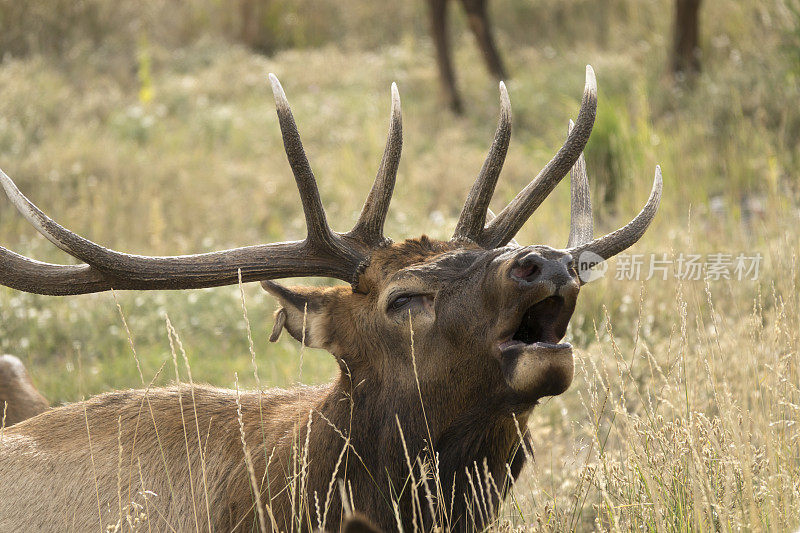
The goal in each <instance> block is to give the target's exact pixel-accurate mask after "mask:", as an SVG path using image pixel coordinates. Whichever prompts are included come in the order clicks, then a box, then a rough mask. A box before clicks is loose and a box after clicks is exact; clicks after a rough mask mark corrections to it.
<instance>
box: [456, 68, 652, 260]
mask: <svg viewBox="0 0 800 533" xmlns="http://www.w3.org/2000/svg"><path fill="white" fill-rule="evenodd" d="M596 112H597V82H596V80H595V75H594V70H592V67H591V66H589V65H586V85H585V87H584V90H583V99H582V101H581V107H580V110H579V111H578V118H577V120H576V122H574V123H573V122H572V121H571V120H570V123H569V130H568V132H567V140H566V142H565V143H564V145H563V146H562V147H561V149H560V150H559V151H558V152H557V153H556V155H555V157H553V159H551V160H550V162H549V163H547V165H545V167H544V168H543V169H542V170H541V171H540V172H539V174H538V175H537V176H536V177H535V178H534V179H533V180H532V181H531V182H530V183H529V184H528V185H527V186H526V187H525V188H524V189H522V191H521V192H520V193H519V194H517V196H516V197H515V198H514V199H513V200H512V201H511V203H509V204H508V205H507V206H506V207H505V208H504V209H503V210H502V211H501V212H500V214H498V215H497V216H496V217H495V216H494V215H493V214H492V216H491V219H490V220H489V221H488V223H487V221H486V215H487V213H491V210H489V201H490V200H491V198H492V193H493V192H494V188H495V185H496V184H497V178H498V176H499V175H500V171H501V169H502V166H503V161H504V160H505V156H506V152H507V150H508V142H509V139H510V137H511V103H510V101H509V99H508V92H507V91H506V87H505V85H504V84H503V83H502V82H501V83H500V121H499V124H498V126H497V131H496V133H495V137H494V141H493V142H492V146H491V148H490V149H489V155H488V156H487V157H486V161H485V162H484V163H483V168H482V169H481V172H480V174H479V175H478V178H477V179H476V180H475V183H474V184H473V185H472V189H471V190H470V192H469V195H468V196H467V200H466V202H465V203H464V207H463V209H462V210H461V216H460V217H459V219H458V223H457V224H456V230H455V233H454V234H453V239H454V240H461V239H469V240H471V241H473V242H475V243H477V244H479V245H481V246H483V247H484V248H487V249H490V248H498V247H500V246H504V245H506V244H508V243H509V242H512V243H514V244H516V242H515V241H514V235H516V233H517V232H518V231H519V230H520V228H521V227H522V226H523V224H525V222H526V221H527V220H528V218H529V217H530V216H531V214H533V212H534V211H535V210H536V208H537V207H539V206H540V205H541V203H542V202H543V201H544V200H545V198H547V195H549V194H550V192H552V190H553V189H554V188H555V187H556V185H558V183H559V182H560V181H561V180H562V179H563V178H564V176H565V175H566V174H567V172H568V171H570V173H571V177H570V180H571V187H570V194H571V198H572V200H571V206H570V218H571V223H570V236H569V241H568V243H567V246H568V249H567V251H568V252H570V253H571V254H572V255H573V257H575V258H576V259H577V258H578V256H579V255H580V254H581V253H583V252H592V253H594V254H597V255H596V256H592V258H591V260H590V261H588V263H587V262H586V261H582V263H581V268H584V267H585V265H586V264H588V267H587V268H591V267H592V266H594V265H596V264H598V263H600V262H602V261H604V260H606V259H608V258H609V257H612V256H614V255H616V254H618V253H620V252H621V251H623V250H625V249H627V248H629V247H630V246H631V245H633V244H634V243H635V242H636V241H638V240H639V238H641V236H642V235H643V234H644V232H645V230H646V229H647V227H648V226H649V225H650V222H652V220H653V217H655V214H656V211H657V210H658V205H659V202H660V201H661V188H662V183H661V169H660V168H659V167H656V177H655V181H654V182H653V190H652V192H651V193H650V198H649V199H648V201H647V204H646V205H645V207H644V209H642V211H641V213H639V214H638V215H637V216H636V218H634V219H633V220H632V221H631V222H629V223H628V224H627V225H625V226H624V227H623V228H620V229H618V230H616V231H614V232H613V233H609V234H608V235H606V236H604V237H600V238H599V239H595V240H592V233H593V229H592V204H591V199H590V198H589V183H588V179H587V177H586V161H585V160H584V157H583V149H584V147H585V146H586V143H587V142H588V140H589V134H591V132H592V126H593V125H594V118H595V115H596Z"/></svg>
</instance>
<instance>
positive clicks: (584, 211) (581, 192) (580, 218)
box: [567, 120, 594, 247]
mask: <svg viewBox="0 0 800 533" xmlns="http://www.w3.org/2000/svg"><path fill="white" fill-rule="evenodd" d="M574 127H575V123H574V122H572V121H571V120H570V121H569V128H568V129H567V135H569V133H570V132H571V131H572V128H574ZM569 197H570V202H569V206H570V207H569V220H570V223H569V240H568V241H567V246H568V247H573V246H577V245H579V244H583V243H586V242H589V241H591V240H592V236H593V235H594V228H593V221H592V197H591V195H590V194H589V177H588V176H587V175H586V159H585V158H584V157H583V152H581V155H580V156H579V157H578V160H577V161H576V162H575V164H574V165H573V166H572V169H570V171H569Z"/></svg>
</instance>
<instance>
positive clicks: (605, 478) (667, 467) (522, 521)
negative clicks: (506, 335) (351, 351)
mask: <svg viewBox="0 0 800 533" xmlns="http://www.w3.org/2000/svg"><path fill="white" fill-rule="evenodd" d="M486 8H487V9H488V15H489V19H488V20H490V29H491V32H492V33H493V35H494V38H495V40H496V46H497V49H498V51H499V54H500V56H501V57H502V61H503V63H504V68H505V70H506V72H507V74H508V79H507V81H506V83H507V86H508V88H509V92H510V96H511V102H512V107H513V110H514V134H513V137H512V142H511V148H510V150H509V155H508V158H507V161H506V164H505V170H504V172H503V175H502V177H501V179H500V183H499V184H498V188H497V193H496V194H495V197H494V200H493V203H492V208H493V210H494V211H495V212H497V211H499V210H500V209H502V207H503V206H504V205H505V204H506V203H507V202H508V201H509V200H510V199H511V198H513V196H514V195H515V194H516V193H517V192H518V191H519V190H520V189H521V188H522V187H523V186H524V185H525V184H527V183H528V181H530V179H531V178H532V177H533V176H535V175H536V173H537V172H538V171H539V169H540V168H541V167H542V166H543V165H544V164H546V163H547V161H548V160H549V159H550V158H551V157H552V155H553V154H554V153H555V151H556V150H557V149H558V147H560V146H561V144H562V142H563V140H564V138H565V135H566V130H567V122H568V120H569V119H570V118H574V117H575V115H576V113H577V110H578V106H579V103H580V97H581V94H582V89H583V81H584V66H585V65H586V64H591V65H592V66H593V67H594V69H595V71H596V73H597V80H598V86H599V105H598V116H597V121H596V124H595V127H594V131H593V133H592V137H591V140H590V141H589V144H588V146H587V149H586V158H587V167H588V172H589V179H590V182H591V184H592V187H593V195H594V196H593V198H594V207H595V227H596V233H600V232H606V231H609V230H611V229H615V228H616V227H619V226H620V225H622V224H624V223H625V222H627V221H628V220H630V218H632V216H633V215H634V214H635V213H636V212H638V210H639V209H640V207H641V206H642V205H643V204H644V201H645V199H646V198H647V194H648V192H649V190H650V186H651V184H652V178H653V172H654V167H655V165H656V164H657V163H658V164H660V165H661V166H662V169H663V175H664V200H663V202H662V205H661V209H660V212H659V215H658V217H657V219H656V221H655V222H654V224H653V227H652V228H651V229H650V230H649V232H648V233H647V235H645V237H644V239H643V240H642V241H641V242H640V243H639V244H637V245H636V246H635V247H634V249H632V250H630V252H631V253H640V254H644V257H645V259H647V258H649V257H650V254H657V255H658V257H662V254H666V256H665V257H667V258H668V259H669V260H670V261H672V260H674V258H676V257H677V256H678V255H679V254H681V253H683V254H699V255H701V256H702V257H708V256H709V255H710V254H715V253H722V254H732V255H733V256H735V255H737V254H740V253H744V254H746V255H747V256H755V255H756V254H760V255H761V256H763V260H762V262H761V267H760V271H759V272H758V274H757V276H756V277H757V279H754V280H749V279H748V280H737V279H735V276H730V278H731V279H725V278H724V277H723V278H721V279H716V280H714V279H710V280H705V281H704V280H703V279H700V280H697V281H691V280H684V279H680V278H679V277H677V276H675V275H674V274H675V272H674V271H672V270H671V271H670V274H669V276H667V279H666V280H663V279H661V276H660V274H659V275H656V276H654V277H653V278H652V279H649V280H648V279H646V278H647V276H646V275H642V276H641V278H640V279H639V280H638V281H631V280H624V279H623V280H620V279H615V278H616V277H618V276H616V275H615V272H616V271H617V270H618V268H619V265H618V264H616V263H614V262H612V263H611V266H610V268H609V271H608V273H607V274H606V276H605V277H604V278H603V279H602V280H599V281H597V282H594V283H592V284H591V285H588V286H587V287H586V288H585V289H584V290H583V291H582V296H581V301H580V302H579V308H578V310H577V311H576V314H575V317H574V318H573V321H572V325H571V328H570V332H569V339H570V341H571V342H572V343H573V344H574V345H575V346H576V348H577V359H578V372H577V377H576V381H575V383H574V384H573V387H572V388H571V389H570V390H569V391H568V392H567V393H565V394H564V395H562V396H560V397H557V398H554V399H552V400H549V401H547V402H546V403H545V405H543V406H542V407H541V408H539V410H538V412H537V413H536V414H535V415H534V417H533V418H534V421H533V422H532V424H533V425H532V427H531V430H532V432H533V434H534V435H535V441H536V444H537V461H536V462H535V464H534V465H533V466H532V467H530V468H529V470H528V474H526V476H527V477H526V478H525V479H524V480H523V483H521V484H520V485H518V488H517V491H518V494H517V496H518V497H515V498H514V499H513V502H514V505H513V506H511V507H512V508H511V509H510V510H506V512H505V513H503V514H502V516H503V520H505V521H506V522H503V524H504V525H503V526H502V527H512V526H513V527H517V526H522V527H536V528H537V529H547V528H552V529H556V530H565V529H580V530H587V529H596V528H599V529H607V528H608V529H615V528H616V529H633V528H642V527H646V528H648V529H651V530H659V531H661V530H664V529H666V530H673V529H674V530H681V531H685V530H688V529H692V530H696V529H712V528H713V529H716V530H719V529H724V530H728V529H736V528H737V527H740V528H745V529H751V530H786V529H788V528H790V527H796V526H797V525H798V520H800V518H799V517H798V513H799V511H798V509H800V482H798V480H799V479H800V458H798V454H797V449H798V448H797V446H798V442H800V430H798V426H800V424H798V423H797V422H798V418H800V407H798V405H800V391H798V382H799V381H800V379H799V378H798V376H799V374H798V362H797V357H798V347H799V346H800V312H798V309H800V304H799V303H798V291H797V283H798V280H799V279H800V278H798V271H797V250H798V248H799V246H798V245H800V233H799V232H798V227H800V226H799V224H800V210H799V208H798V206H800V201H799V200H798V195H799V194H800V183H799V182H798V170H800V153H798V141H799V140H800V106H798V102H800V98H799V97H800V94H799V93H800V84H799V83H798V81H800V1H798V0H767V1H760V0H716V1H714V2H710V1H706V2H702V3H700V2H699V1H694V0H692V1H687V0H608V1H604V2H597V1H590V0H489V2H488V3H487V4H486ZM431 10H432V7H431V5H429V3H428V1H425V0H414V1H408V2H373V1H370V0H348V1H342V0H338V1H335V0H313V1H312V0H291V1H290V0H237V1H233V2H222V1H219V0H183V1H178V0H144V1H141V2H108V1H103V0H78V1H76V0H47V1H45V0H27V1H24V2H20V1H18V0H0V29H1V30H2V31H0V166H2V168H3V170H4V171H5V172H6V173H8V174H9V175H10V176H12V178H14V180H15V181H16V183H17V184H18V185H19V187H20V189H21V190H22V191H23V192H24V194H26V195H27V196H28V197H29V198H30V199H31V200H32V201H34V202H35V203H36V204H37V205H39V206H40V207H41V208H42V209H43V210H44V211H45V212H46V213H48V214H49V215H50V216H52V217H53V218H54V219H56V220H57V221H58V222H60V223H61V224H63V225H65V226H67V227H68V228H70V229H72V230H74V231H76V232H78V233H80V234H82V235H84V236H86V237H87V238H90V239H92V240H94V241H95V242H98V243H100V244H103V245H104V246H107V247H110V248H114V249H117V250H122V251H126V252H131V253H142V254H150V255H173V254H182V253H195V252H203V251H210V250H215V249H222V248H228V247H235V246H244V245H250V244H257V243H262V242H271V241H277V240H288V239H297V238H302V237H303V235H304V231H305V229H304V223H303V217H302V210H301V208H300V202H299V198H298V195H297V192H296V189H295V185H294V180H293V178H292V174H291V171H290V169H289V166H288V163H287V162H286V159H285V155H284V152H283V146H282V143H281V136H280V130H279V127H278V123H277V119H276V116H275V112H274V107H273V100H272V94H271V91H270V88H269V83H268V80H267V78H266V76H267V73H268V72H275V73H276V74H277V75H278V77H279V78H280V79H281V81H282V83H283V86H284V88H285V90H286V93H287V95H288V98H289V100H290V102H291V103H292V108H293V111H294V114H295V118H296V120H297V123H298V125H299V128H300V131H301V134H302V136H303V141H304V144H305V147H306V151H307V153H308V155H309V160H310V162H311V164H312V166H313V168H314V169H315V171H316V174H317V179H318V181H319V186H320V190H321V194H322V197H323V201H324V203H325V205H326V208H327V212H328V216H329V220H330V221H331V223H332V226H333V227H334V228H335V229H339V230H343V229H344V228H349V227H350V226H351V225H352V223H353V222H354V221H355V219H356V216H357V214H358V212H359V210H360V207H361V203H362V202H363V199H364V198H365V197H366V194H367V192H368V190H369V187H370V184H371V182H372V179H373V177H374V174H375V172H376V170H377V167H378V163H379V162H380V157H381V153H382V150H383V144H384V142H385V135H386V130H387V126H388V115H389V102H390V99H389V87H390V84H391V82H393V81H395V82H397V83H398V86H399V89H400V94H401V97H402V101H403V113H404V130H405V133H404V147H403V159H402V161H401V164H400V170H399V175H398V184H397V188H396V191H395V194H394V199H393V202H392V208H391V209H390V213H389V218H388V221H387V235H389V236H391V237H392V238H394V239H395V240H399V239H402V238H404V237H415V236H418V235H420V234H422V233H425V234H428V235H430V236H432V237H437V238H449V236H450V235H451V233H452V230H453V227H454V222H455V220H456V218H457V216H458V213H459V212H460V209H461V206H462V204H463V200H464V198H465V197H466V193H467V191H468V190H469V187H470V186H471V184H472V182H473V180H474V178H475V176H476V175H477V173H478V171H479V170H480V167H481V164H482V162H483V159H484V157H485V154H486V151H487V150H488V148H489V144H490V142H491V139H492V135H493V132H494V128H495V125H496V121H497V115H498V109H499V103H498V90H497V81H496V79H495V76H494V75H493V73H492V72H491V71H490V70H489V69H488V68H487V66H486V65H485V63H484V61H483V55H482V52H481V48H480V47H479V46H478V45H477V44H476V41H475V39H474V36H473V34H472V32H471V31H470V30H471V23H472V22H474V21H471V20H470V18H469V17H468V16H467V15H466V14H465V11H464V9H462V6H461V5H460V4H459V2H455V1H454V2H452V5H451V6H450V11H449V18H448V20H447V27H448V28H449V32H450V39H451V41H450V46H451V51H452V62H453V71H454V76H455V82H456V84H457V85H456V87H457V89H456V90H457V91H458V95H459V98H460V104H461V106H460V113H456V112H454V111H453V110H452V109H453V108H456V109H458V106H454V105H453V101H452V98H453V96H452V92H448V90H446V89H443V86H442V81H441V79H440V75H439V71H440V67H439V66H437V54H436V50H437V49H436V46H435V36H433V35H432V34H431V26H432V23H431V20H430V13H431ZM0 206H2V207H0V245H2V246H4V247H6V248H9V249H12V250H14V251H16V252H18V253H22V254H25V255H28V256H30V257H34V258H36V259H39V260H43V261H51V262H56V263H59V262H60V263H70V262H72V261H71V258H69V257H67V256H65V255H64V254H63V253H61V252H60V251H59V250H57V249H55V248H54V247H53V246H52V245H51V244H50V243H49V242H47V241H46V240H45V239H44V238H42V237H40V236H39V235H38V234H37V233H36V232H35V230H34V229H33V228H32V227H30V226H29V225H28V224H27V222H25V221H24V219H23V218H22V217H21V216H19V215H18V214H17V213H16V212H15V211H14V209H13V208H12V207H11V206H10V204H8V203H7V202H0ZM568 206H569V186H568V185H567V184H566V183H564V184H562V185H561V186H559V187H558V188H557V189H556V190H555V191H554V192H553V194H552V195H551V197H550V199H549V200H548V201H547V202H546V203H545V204H544V205H543V206H542V207H541V208H540V209H539V210H538V211H537V213H535V214H534V216H533V217H532V219H531V220H530V221H529V223H528V224H527V225H526V227H525V228H524V229H523V230H522V232H521V233H520V234H519V235H518V237H517V240H518V241H519V242H520V243H525V244H527V243H543V244H549V245H551V246H563V245H564V244H565V243H566V240H567V235H568V230H569V208H568ZM645 265H647V263H645ZM673 266H674V263H673ZM643 271H646V266H645V267H644V268H643ZM645 274H646V272H645ZM330 282H331V281H330V280H301V281H299V283H330ZM256 285H257V284H251V285H248V286H245V287H244V290H243V292H242V293H241V294H240V290H239V288H237V287H224V288H218V289H209V290H198V291H190V292H174V293H169V292H148V293H145V292H141V293H127V292H120V293H117V294H116V295H112V294H99V295H89V296H78V297H63V298H56V297H46V296H34V295H29V294H23V293H19V292H16V291H13V290H10V289H5V288H0V351H2V352H6V353H13V354H15V355H17V356H19V357H20V358H21V359H22V360H23V361H24V362H25V363H26V364H27V365H28V367H29V371H30V373H31V375H32V377H33V380H34V382H35V383H36V384H37V385H38V386H39V387H40V389H41V390H42V392H43V394H44V395H45V396H47V397H48V398H49V399H50V400H51V401H52V402H53V403H54V404H57V403H59V402H65V401H75V400H78V399H80V398H84V397H86V396H88V395H92V394H96V393H99V392H102V391H106V390H110V389H118V388H129V387H142V386H143V385H142V381H144V382H149V381H150V379H152V378H153V376H154V375H155V374H156V372H157V371H158V369H159V368H160V367H161V366H162V364H163V362H164V361H168V360H170V359H171V357H172V356H171V353H170V348H169V341H168V338H167V334H166V326H165V316H167V315H168V316H169V319H170V320H171V322H172V324H174V326H175V328H176V330H177V332H178V334H179V335H180V337H181V340H182V342H183V346H184V348H185V349H186V352H187V354H188V357H189V360H190V361H191V369H192V373H193V377H194V380H195V381H197V382H199V381H204V382H209V383H213V384H215V385H220V386H226V387H228V386H231V385H232V383H233V376H234V372H237V373H238V375H239V379H240V381H241V382H243V383H244V384H245V385H249V386H255V379H254V377H253V367H252V364H251V349H252V350H253V352H254V353H255V360H256V362H257V365H258V372H259V377H260V381H261V383H263V384H269V385H270V386H288V385H291V384H293V383H295V382H297V381H298V380H300V379H302V381H303V382H304V383H321V382H325V381H327V380H329V379H331V377H332V376H333V375H334V374H335V365H334V362H333V359H332V358H331V357H330V356H329V355H328V354H326V353H324V352H318V351H315V350H310V349H309V350H306V349H301V348H300V347H299V346H297V345H296V343H293V342H292V341H291V340H290V339H288V336H286V335H285V336H284V338H282V339H281V341H280V342H279V343H277V344H274V345H271V344H269V343H268V342H267V337H268V333H269V330H270V329H271V326H272V323H271V314H272V312H273V311H274V309H275V307H276V303H275V302H274V301H273V299H272V298H270V297H268V296H267V295H266V294H262V293H261V291H260V289H259V288H258V287H257V286H256ZM243 297H244V302H243ZM243 303H244V305H245V308H246V310H247V316H245V315H244V314H243ZM123 317H124V319H125V321H123ZM247 319H249V325H250V330H251V334H252V345H251V344H250V342H249V340H248V322H247ZM127 330H129V333H128V331H127ZM132 349H133V350H135V353H136V355H137V356H138V359H139V361H140V362H141V368H142V373H143V377H140V374H139V371H138V370H137V365H136V363H135V362H134V359H133V357H132V354H133V350H132ZM301 361H302V369H301ZM171 368H172V366H171V363H170V364H168V365H167V367H165V370H164V371H163V372H162V373H161V374H160V375H159V376H158V378H157V380H156V381H157V382H158V383H167V382H169V381H171V380H173V379H175V375H174V372H172V371H170V370H169V369H171ZM183 379H185V376H184V377H183ZM145 384H146V383H145ZM509 524H510V525H509ZM665 524H666V525H665Z"/></svg>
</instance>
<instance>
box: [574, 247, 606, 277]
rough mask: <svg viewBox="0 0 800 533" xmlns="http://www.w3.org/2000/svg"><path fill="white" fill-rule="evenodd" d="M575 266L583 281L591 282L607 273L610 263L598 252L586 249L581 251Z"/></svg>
mask: <svg viewBox="0 0 800 533" xmlns="http://www.w3.org/2000/svg"><path fill="white" fill-rule="evenodd" d="M592 267H595V268H592ZM575 268H577V270H578V276H579V277H580V278H581V281H582V282H584V283H590V282H592V281H594V280H597V279H600V278H602V277H603V276H605V275H606V271H607V270H608V263H606V261H605V259H603V258H602V257H600V256H599V255H597V254H596V253H594V252H589V251H586V252H581V255H580V256H579V257H578V262H577V264H576V265H575Z"/></svg>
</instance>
